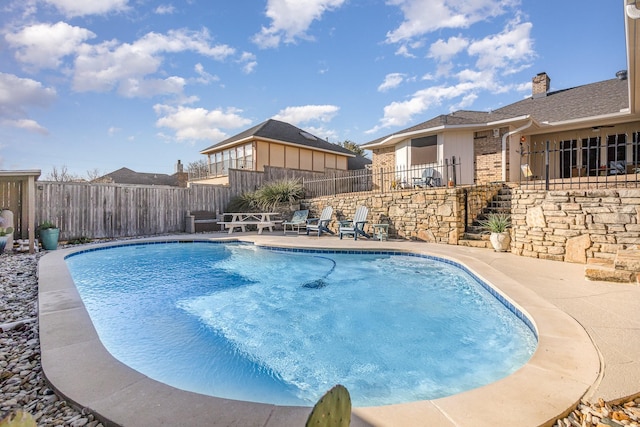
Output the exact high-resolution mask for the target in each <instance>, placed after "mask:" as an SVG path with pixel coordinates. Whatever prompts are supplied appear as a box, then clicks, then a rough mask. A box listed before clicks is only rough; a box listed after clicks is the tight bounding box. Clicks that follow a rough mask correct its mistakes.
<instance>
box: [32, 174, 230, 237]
mask: <svg viewBox="0 0 640 427" xmlns="http://www.w3.org/2000/svg"><path fill="white" fill-rule="evenodd" d="M230 198H231V190H230V188H229V187H223V186H214V185H193V186H191V187H190V188H180V187H168V186H148V185H127V184H90V183H67V182H64V183H61V182H40V181H39V182H37V183H36V224H39V223H41V222H43V221H45V220H48V221H52V222H53V223H55V224H56V225H57V226H58V227H59V228H60V240H69V239H73V238H77V237H89V238H115V237H131V236H144V235H154V234H164V233H174V232H182V231H184V229H185V215H186V213H187V211H197V210H207V211H211V212H215V211H220V212H223V211H224V209H225V207H226V206H227V204H228V203H229V200H230Z"/></svg>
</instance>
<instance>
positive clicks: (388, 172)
mask: <svg viewBox="0 0 640 427" xmlns="http://www.w3.org/2000/svg"><path fill="white" fill-rule="evenodd" d="M460 171H461V168H460V163H456V161H455V159H452V161H451V162H449V161H446V162H445V163H444V164H423V165H414V166H396V167H389V168H376V169H373V168H368V169H360V170H354V171H341V172H335V173H333V175H332V176H329V177H325V178H310V179H303V185H304V189H305V197H307V198H311V197H321V196H332V195H335V194H340V193H353V192H375V193H385V192H392V191H402V190H407V189H411V188H431V187H434V188H436V187H444V186H446V185H455V184H456V183H457V182H458V181H459V180H460Z"/></svg>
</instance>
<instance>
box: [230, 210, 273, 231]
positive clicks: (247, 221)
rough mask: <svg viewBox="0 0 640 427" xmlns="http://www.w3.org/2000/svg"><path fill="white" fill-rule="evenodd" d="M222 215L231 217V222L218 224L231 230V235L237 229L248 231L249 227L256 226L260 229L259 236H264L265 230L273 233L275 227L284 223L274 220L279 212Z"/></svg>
mask: <svg viewBox="0 0 640 427" xmlns="http://www.w3.org/2000/svg"><path fill="white" fill-rule="evenodd" d="M222 215H223V218H226V217H231V221H221V222H218V224H220V225H222V226H223V227H227V228H228V229H229V234H231V233H233V230H234V229H236V228H240V229H241V230H242V231H247V228H246V227H247V225H255V226H256V227H257V229H258V234H262V231H263V230H264V229H265V228H268V229H269V231H273V227H274V226H275V225H276V224H278V223H280V222H282V221H277V220H274V219H272V217H273V216H274V215H278V213H277V212H257V213H256V212H231V213H229V212H227V213H223V214H222Z"/></svg>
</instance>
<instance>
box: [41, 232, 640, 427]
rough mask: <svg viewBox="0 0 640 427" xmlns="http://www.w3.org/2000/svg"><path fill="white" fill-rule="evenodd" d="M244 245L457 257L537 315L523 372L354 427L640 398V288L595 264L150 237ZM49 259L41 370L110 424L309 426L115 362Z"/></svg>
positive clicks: (301, 416) (460, 252) (555, 412)
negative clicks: (589, 267)
mask: <svg viewBox="0 0 640 427" xmlns="http://www.w3.org/2000/svg"><path fill="white" fill-rule="evenodd" d="M208 238H215V239H216V240H232V241H233V240H242V241H247V242H254V243H256V244H258V245H268V246H295V247H309V248H330V249H359V250H363V249H390V250H398V251H407V252H416V253H425V254H430V255H435V256H440V257H443V258H449V259H453V260H455V261H458V262H460V263H461V264H464V265H465V266H467V267H468V268H469V269H470V270H472V271H473V272H474V273H475V274H477V275H478V276H479V277H481V278H482V279H484V280H486V281H487V282H489V283H491V284H492V285H493V286H494V287H495V288H496V289H498V290H499V291H500V292H501V293H503V294H504V295H506V296H507V297H508V299H509V300H510V301H511V302H512V303H513V304H514V305H515V306H516V307H518V308H519V309H520V310H521V311H522V312H523V313H525V314H527V315H528V316H529V317H530V318H531V319H532V321H533V323H534V324H535V326H536V328H537V330H538V335H539V344H538V348H537V350H536V352H535V354H534V355H533V357H532V358H531V360H530V361H529V362H528V363H527V364H526V365H525V366H523V367H522V368H520V369H519V370H518V371H516V372H515V373H514V374H512V375H510V376H509V377H507V378H504V379H502V380H499V381H497V382H495V383H492V384H489V385H487V386H484V387H480V388H478V389H474V390H470V391H467V392H464V393H460V394H457V395H454V396H449V397H445V398H441V399H436V400H429V401H420V402H413V403H407V404H399V405H389V406H381V407H370V408H360V407H356V408H354V409H353V412H352V421H351V425H352V426H405V425H412V426H414V425H415V426H417V425H425V426H426V425H429V426H435V425H437V426H444V427H446V426H458V427H459V426H474V427H475V426H503V425H504V426H510V425H531V426H537V425H545V424H548V423H549V422H550V421H551V420H553V419H555V418H556V417H558V416H560V415H563V414H564V413H565V412H566V411H567V410H569V409H571V408H573V406H574V405H575V404H576V403H577V402H578V401H579V400H580V399H581V398H583V397H584V398H586V399H597V398H603V399H604V400H606V401H613V400H617V399H621V398H625V397H627V396H631V395H635V394H637V393H638V392H640V340H638V339H637V333H638V330H640V287H638V286H634V285H620V284H611V283H605V282H589V281H586V280H585V279H584V266H583V265H579V264H568V263H561V262H554V261H543V260H539V259H533V258H526V257H518V256H515V255H512V254H510V253H496V252H493V251H491V250H488V249H477V248H468V247H461V246H449V245H437V244H428V243H422V242H408V241H388V242H387V241H385V242H378V241H372V240H366V239H363V240H358V241H353V240H339V239H338V238H337V237H334V236H326V235H324V236H322V237H319V238H318V237H315V236H314V237H311V236H295V235H287V236H282V235H281V234H280V233H278V232H274V233H269V234H263V235H256V234H255V233H238V234H234V235H233V236H232V237H229V236H228V235H226V234H224V235H223V234H221V233H212V234H198V235H176V236H162V237H157V238H150V239H139V240H135V241H127V242H112V243H105V244H98V245H91V246H109V245H113V244H122V243H130V242H140V241H171V240H205V239H208ZM87 248H88V246H82V247H77V248H68V249H59V250H56V251H52V252H50V253H48V254H47V255H45V256H44V257H42V258H41V260H40V263H39V268H38V274H39V322H40V345H41V355H42V368H43V371H44V374H45V376H46V378H47V381H49V382H50V384H51V385H52V387H53V388H55V389H56V391H57V392H58V393H60V394H61V395H63V396H64V397H65V398H67V399H68V400H69V401H71V402H73V403H74V404H75V405H77V406H79V407H81V408H87V410H89V411H92V412H93V413H95V414H96V415H97V416H98V417H99V418H101V419H102V420H104V421H106V424H107V425H122V426H158V425H192V426H200V425H213V426H268V427H274V426H303V425H304V424H305V422H306V419H307V416H308V414H309V412H310V408H307V407H285V406H274V405H267V404H258V403H250V402H241V401H233V400H227V399H220V398H214V397H209V396H203V395H199V394H196V393H191V392H186V391H182V390H178V389H175V388H173V387H170V386H168V385H165V384H162V383H159V382H157V381H154V380H152V379H150V378H148V377H146V376H144V375H142V374H140V373H139V372H136V371H134V370H133V369H131V368H129V367H127V366H125V365H123V364H122V363H120V362H119V361H117V360H116V359H114V358H113V357H112V356H111V355H110V354H109V353H108V352H107V350H106V349H105V348H104V347H103V345H102V344H101V342H100V340H99V339H98V336H97V334H96V332H95V329H94V328H93V325H92V323H91V320H90V319H89V316H88V314H87V312H86V310H85V308H84V305H83V304H82V301H81V299H80V296H79V295H78V292H77V290H76V288H75V285H74V283H73V281H72V279H71V276H70V274H69V271H68V269H67V267H66V264H65V262H64V257H65V256H66V255H68V254H70V253H72V252H74V251H79V250H85V249H87Z"/></svg>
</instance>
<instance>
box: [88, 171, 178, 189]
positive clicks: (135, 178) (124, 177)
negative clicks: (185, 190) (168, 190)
mask: <svg viewBox="0 0 640 427" xmlns="http://www.w3.org/2000/svg"><path fill="white" fill-rule="evenodd" d="M106 181H108V182H113V183H116V184H136V185H170V186H173V187H176V186H178V185H179V182H178V177H177V176H176V175H167V174H162V173H142V172H136V171H133V170H131V169H128V168H120V169H118V170H116V171H113V172H111V173H108V174H106V175H104V176H101V177H100V178H98V179H95V180H94V182H106Z"/></svg>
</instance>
